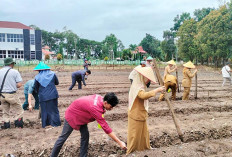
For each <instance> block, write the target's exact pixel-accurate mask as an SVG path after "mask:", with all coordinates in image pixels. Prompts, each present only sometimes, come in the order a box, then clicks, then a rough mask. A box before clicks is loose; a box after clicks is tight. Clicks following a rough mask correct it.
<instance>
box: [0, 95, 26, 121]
mask: <svg viewBox="0 0 232 157" xmlns="http://www.w3.org/2000/svg"><path fill="white" fill-rule="evenodd" d="M2 95H3V96H4V97H5V98H3V97H2V96H0V101H1V103H2V110H3V121H4V122H9V121H10V120H11V119H12V120H17V119H18V118H20V117H22V114H23V112H24V110H23V108H22V106H21V103H20V100H19V98H18V96H17V94H16V93H14V94H8V93H2Z"/></svg>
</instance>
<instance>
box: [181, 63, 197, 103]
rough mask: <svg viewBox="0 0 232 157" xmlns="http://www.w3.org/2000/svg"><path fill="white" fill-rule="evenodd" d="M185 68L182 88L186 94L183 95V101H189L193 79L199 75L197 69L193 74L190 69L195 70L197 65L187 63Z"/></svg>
mask: <svg viewBox="0 0 232 157" xmlns="http://www.w3.org/2000/svg"><path fill="white" fill-rule="evenodd" d="M183 66H184V69H183V80H182V86H183V87H184V93H183V97H182V100H188V99H189V92H190V88H191V86H192V78H193V77H194V76H195V74H196V73H197V69H196V70H195V71H194V72H193V73H191V71H190V69H194V68H195V65H193V63H192V62H191V61H189V62H187V63H185V64H184V65H183Z"/></svg>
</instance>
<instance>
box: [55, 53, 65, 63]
mask: <svg viewBox="0 0 232 157" xmlns="http://www.w3.org/2000/svg"><path fill="white" fill-rule="evenodd" d="M56 57H57V60H58V61H60V60H61V59H62V58H63V57H62V54H60V53H59V54H57V56H56Z"/></svg>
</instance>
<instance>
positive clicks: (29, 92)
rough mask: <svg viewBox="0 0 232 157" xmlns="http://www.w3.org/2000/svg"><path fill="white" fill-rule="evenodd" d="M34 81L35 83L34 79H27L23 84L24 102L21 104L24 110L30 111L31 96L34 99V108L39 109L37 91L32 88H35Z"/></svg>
mask: <svg viewBox="0 0 232 157" xmlns="http://www.w3.org/2000/svg"><path fill="white" fill-rule="evenodd" d="M34 83H35V80H29V81H27V82H26V84H25V85H24V95H25V102H24V104H23V105H22V107H23V109H24V110H29V111H32V109H33V107H32V103H31V98H32V96H33V97H34V99H35V106H34V109H35V110H38V109H39V96H38V93H37V92H36V91H35V90H34V89H35V86H34Z"/></svg>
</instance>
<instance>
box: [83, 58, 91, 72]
mask: <svg viewBox="0 0 232 157" xmlns="http://www.w3.org/2000/svg"><path fill="white" fill-rule="evenodd" d="M90 65H91V63H90V62H89V61H88V60H87V59H84V64H83V67H84V70H89V69H88V68H89V66H90Z"/></svg>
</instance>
